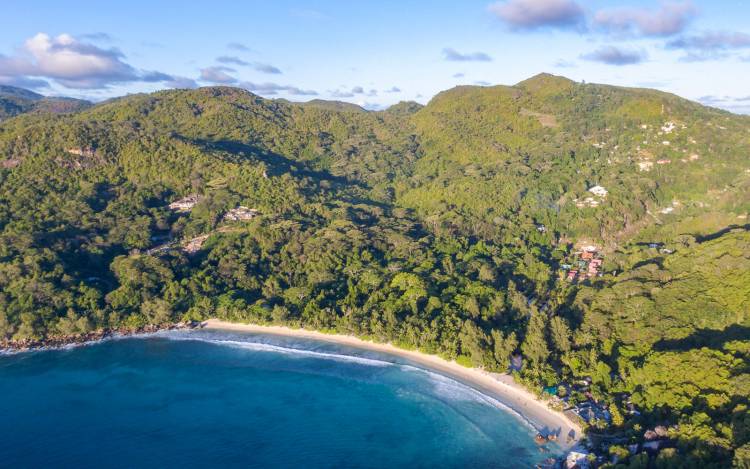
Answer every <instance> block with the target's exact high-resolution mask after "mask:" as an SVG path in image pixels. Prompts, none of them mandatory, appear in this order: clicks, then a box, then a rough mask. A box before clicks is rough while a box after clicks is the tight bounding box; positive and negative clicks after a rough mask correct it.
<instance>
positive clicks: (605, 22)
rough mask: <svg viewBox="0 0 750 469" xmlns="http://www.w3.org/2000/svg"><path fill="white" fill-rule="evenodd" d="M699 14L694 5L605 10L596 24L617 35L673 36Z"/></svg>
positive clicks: (669, 3) (680, 3)
mask: <svg viewBox="0 0 750 469" xmlns="http://www.w3.org/2000/svg"><path fill="white" fill-rule="evenodd" d="M695 13H696V10H695V6H693V4H692V2H689V1H684V2H662V4H661V7H660V8H659V9H658V10H656V11H653V10H648V9H645V8H630V7H624V8H614V9H609V10H601V11H598V12H597V13H596V14H595V15H594V23H596V25H597V26H599V27H600V28H602V29H604V30H606V31H609V32H613V33H617V34H635V35H641V36H673V35H675V34H678V33H680V32H682V31H683V30H684V29H685V27H687V25H688V23H689V22H690V20H691V19H692V18H693V17H694V16H695Z"/></svg>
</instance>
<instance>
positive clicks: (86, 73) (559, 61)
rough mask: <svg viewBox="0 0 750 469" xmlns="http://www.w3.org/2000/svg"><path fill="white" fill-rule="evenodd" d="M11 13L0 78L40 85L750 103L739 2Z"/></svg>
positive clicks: (141, 7)
mask: <svg viewBox="0 0 750 469" xmlns="http://www.w3.org/2000/svg"><path fill="white" fill-rule="evenodd" d="M116 3H117V4H116ZM3 14H4V17H5V18H6V21H4V27H3V29H2V30H0V84H15V85H20V86H26V87H31V88H34V89H36V90H37V91H40V92H42V93H44V94H62V95H68V96H75V97H84V98H88V99H93V100H99V99H104V98H107V97H111V96H117V95H122V94H125V93H132V92H141V91H153V90H157V89H162V88H169V87H193V86H208V85H214V84H227V85H231V86H241V87H244V88H247V89H249V90H250V91H253V92H255V93H257V94H260V95H263V96H267V97H283V98H288V99H292V100H298V101H304V100H308V99H313V98H322V99H339V100H343V101H350V102H354V103H358V104H360V105H364V106H366V107H369V108H380V107H383V106H387V105H389V104H393V103H395V102H398V101H400V100H416V101H419V102H422V103H424V102H427V101H428V100H429V99H430V98H431V97H432V96H433V95H434V94H435V93H437V92H439V91H441V90H444V89H447V88H450V87H453V86H456V85H460V84H480V85H487V84H514V83H516V82H518V81H521V80H523V79H525V78H528V77H530V76H532V75H535V74H537V73H539V72H550V73H555V74H558V75H565V76H567V77H570V78H572V79H575V80H586V81H587V82H599V83H609V84H617V85H625V86H642V87H650V88H658V89H661V90H665V91H670V92H674V93H677V94H679V95H681V96H684V97H686V98H689V99H693V100H700V101H702V102H704V103H707V104H711V105H714V106H718V107H723V108H726V109H729V110H732V111H735V112H749V113H750V86H748V85H747V79H746V78H745V77H747V76H750V2H746V1H739V0H724V1H722V0H717V1H697V0H694V1H689V0H675V1H659V0H653V1H652V0H630V1H618V2H615V1H604V0H601V1H599V0H592V1H585V0H501V1H491V0H490V1H487V0H485V1H475V0H463V1H460V2H458V1H455V0H454V1H447V0H436V1H429V2H427V1H409V0H401V1H386V0H381V1H378V2H375V1H366V0H360V1H332V0H330V1H323V0H320V1H306V2H303V1H299V0H298V1H291V0H277V1H273V2H271V1H235V2H231V1H225V0H212V1H211V2H184V1H180V2H178V1H155V0H151V1H142V0H130V1H128V2H102V1H101V0H100V1H75V0H67V1H64V2H61V1H59V0H57V1H44V0H38V1H35V2H28V1H23V2H22V1H15V0H6V1H5V2H3ZM10 19H12V21H11V20H10Z"/></svg>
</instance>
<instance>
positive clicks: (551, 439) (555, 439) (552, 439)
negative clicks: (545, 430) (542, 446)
mask: <svg viewBox="0 0 750 469" xmlns="http://www.w3.org/2000/svg"><path fill="white" fill-rule="evenodd" d="M547 441H557V435H555V434H554V433H550V434H549V436H547Z"/></svg>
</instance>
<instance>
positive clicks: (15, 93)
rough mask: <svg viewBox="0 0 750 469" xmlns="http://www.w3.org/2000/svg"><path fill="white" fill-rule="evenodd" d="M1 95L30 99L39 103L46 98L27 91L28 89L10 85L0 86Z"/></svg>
mask: <svg viewBox="0 0 750 469" xmlns="http://www.w3.org/2000/svg"><path fill="white" fill-rule="evenodd" d="M0 95H3V96H11V97H14V98H21V99H28V100H30V101H38V100H40V99H43V98H44V96H43V95H41V94H39V93H35V92H33V91H31V90H27V89H26V88H18V87H17V86H10V85H0Z"/></svg>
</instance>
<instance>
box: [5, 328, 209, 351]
mask: <svg viewBox="0 0 750 469" xmlns="http://www.w3.org/2000/svg"><path fill="white" fill-rule="evenodd" d="M202 326H203V324H202V323H201V322H199V321H188V322H178V323H173V324H166V325H154V324H149V325H147V326H144V327H139V328H136V329H129V328H125V327H120V328H117V329H99V330H96V331H92V332H87V333H86V334H75V335H63V336H50V337H46V338H44V339H39V340H33V339H26V340H7V339H5V340H0V353H10V352H25V351H31V350H48V349H56V348H63V347H67V346H70V345H85V344H88V343H93V342H98V341H100V340H104V339H109V338H113V337H128V336H134V335H140V334H153V333H155V332H160V331H175V330H184V329H197V328H201V327H202Z"/></svg>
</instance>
